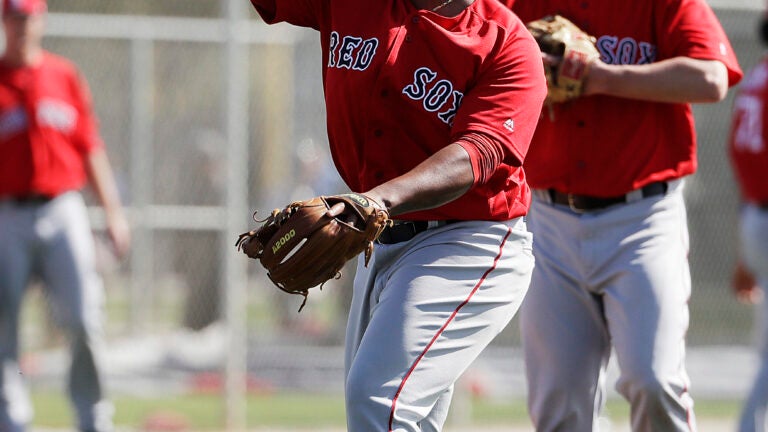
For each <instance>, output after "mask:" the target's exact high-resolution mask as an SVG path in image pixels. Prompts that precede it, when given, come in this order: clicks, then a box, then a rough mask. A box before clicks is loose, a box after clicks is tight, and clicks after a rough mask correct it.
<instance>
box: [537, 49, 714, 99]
mask: <svg viewBox="0 0 768 432" xmlns="http://www.w3.org/2000/svg"><path fill="white" fill-rule="evenodd" d="M545 61H546V60H545ZM727 92H728V70H727V68H726V67H725V65H724V64H723V63H721V62H720V61H717V60H698V59H693V58H689V57H674V58H671V59H667V60H662V61H659V62H655V63H651V64H645V65H609V64H606V63H603V62H601V61H599V60H597V61H595V62H593V63H592V64H591V65H590V71H589V75H588V76H587V79H586V83H585V87H584V95H595V94H604V95H609V96H616V97H623V98H628V99H638V100H646V101H653V102H669V103H711V102H719V101H721V100H723V99H724V98H725V96H726V93H727Z"/></svg>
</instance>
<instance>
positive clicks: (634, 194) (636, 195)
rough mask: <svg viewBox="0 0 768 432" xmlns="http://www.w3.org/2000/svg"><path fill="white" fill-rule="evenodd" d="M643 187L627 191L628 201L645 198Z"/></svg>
mask: <svg viewBox="0 0 768 432" xmlns="http://www.w3.org/2000/svg"><path fill="white" fill-rule="evenodd" d="M643 198H644V197H643V188H638V189H635V190H633V191H630V192H628V193H627V202H628V203H631V202H635V201H640V200H641V199H643Z"/></svg>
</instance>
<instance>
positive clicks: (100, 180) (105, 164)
mask: <svg viewBox="0 0 768 432" xmlns="http://www.w3.org/2000/svg"><path fill="white" fill-rule="evenodd" d="M86 167H87V169H88V176H89V180H90V184H91V186H92V187H93V189H94V191H95V192H96V197H97V199H98V200H99V203H100V204H101V205H102V207H104V211H105V212H106V213H107V215H108V216H109V215H110V214H114V213H120V212H122V206H121V203H120V196H119V194H118V192H117V185H116V184H115V181H114V176H113V175H112V168H111V166H110V164H109V160H108V159H107V154H106V153H105V152H104V150H103V149H98V150H94V151H93V152H91V153H90V154H89V155H88V157H87V162H86Z"/></svg>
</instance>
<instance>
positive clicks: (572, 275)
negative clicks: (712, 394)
mask: <svg viewBox="0 0 768 432" xmlns="http://www.w3.org/2000/svg"><path fill="white" fill-rule="evenodd" d="M529 226H530V227H531V231H532V232H533V235H534V239H535V242H534V248H533V250H534V256H535V257H536V268H535V269H534V271H533V277H532V279H531V288H530V291H529V292H528V296H527V297H526V300H525V302H524V303H523V306H522V307H521V309H520V326H521V331H522V340H523V348H524V353H525V361H526V370H527V378H528V384H529V389H528V393H529V400H528V405H529V411H530V414H531V417H532V419H533V422H534V424H535V426H536V430H537V431H539V432H554V431H562V432H589V431H593V430H596V427H597V422H596V419H597V418H598V415H599V412H600V409H601V408H602V407H603V404H604V401H605V388H604V387H605V371H606V367H607V365H608V360H609V355H610V354H611V350H612V348H613V350H614V351H615V353H616V357H617V361H618V365H619V368H620V376H619V380H618V382H617V383H616V389H617V390H618V392H619V393H621V395H623V396H624V397H625V398H626V399H627V400H628V401H629V403H630V406H631V415H630V416H631V422H632V430H633V431H638V432H639V431H644V432H667V431H693V430H695V421H694V416H693V401H692V399H691V397H690V395H689V393H688V387H689V379H688V375H687V373H686V370H685V334H686V331H687V329H688V298H689V297H690V293H691V291H690V290H691V281H690V274H689V265H688V259H687V255H688V224H687V220H686V211H685V204H684V201H683V193H682V185H681V183H680V182H673V183H671V184H670V190H669V192H668V193H667V194H666V195H665V196H654V197H649V198H645V199H639V200H637V201H634V202H630V203H626V204H621V205H617V206H613V207H609V208H607V209H604V210H600V211H596V212H590V213H576V212H573V211H571V210H570V209H569V208H568V207H567V206H559V205H552V204H550V203H547V202H544V201H543V200H542V199H540V198H537V197H536V195H535V199H534V202H533V205H532V207H531V211H530V213H529Z"/></svg>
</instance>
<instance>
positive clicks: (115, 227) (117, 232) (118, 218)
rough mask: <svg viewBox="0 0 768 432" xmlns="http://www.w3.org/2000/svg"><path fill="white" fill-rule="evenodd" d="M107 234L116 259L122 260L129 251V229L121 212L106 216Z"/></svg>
mask: <svg viewBox="0 0 768 432" xmlns="http://www.w3.org/2000/svg"><path fill="white" fill-rule="evenodd" d="M107 233H108V234H109V239H110V240H111V241H112V247H113V249H114V252H115V255H116V256H117V257H118V258H123V257H125V256H126V255H127V254H128V251H129V250H130V249H131V227H130V225H129V224H128V220H127V219H126V218H125V215H124V214H123V213H122V212H112V213H111V214H107Z"/></svg>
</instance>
